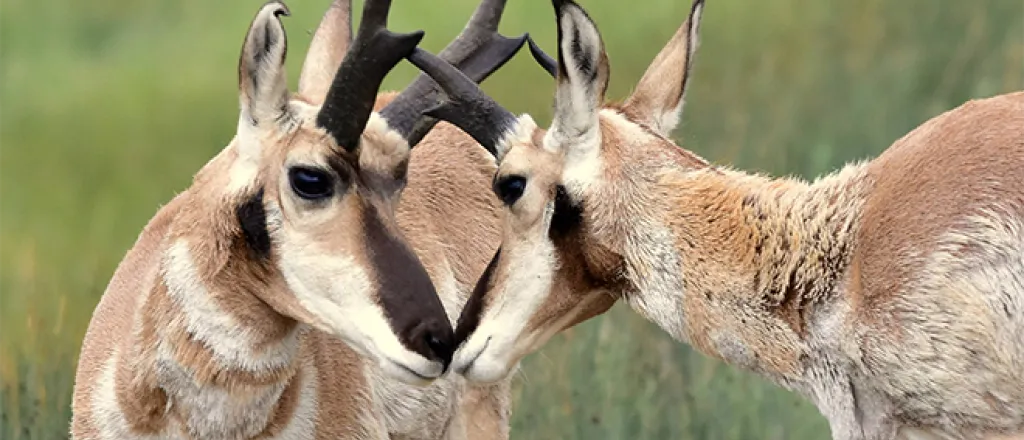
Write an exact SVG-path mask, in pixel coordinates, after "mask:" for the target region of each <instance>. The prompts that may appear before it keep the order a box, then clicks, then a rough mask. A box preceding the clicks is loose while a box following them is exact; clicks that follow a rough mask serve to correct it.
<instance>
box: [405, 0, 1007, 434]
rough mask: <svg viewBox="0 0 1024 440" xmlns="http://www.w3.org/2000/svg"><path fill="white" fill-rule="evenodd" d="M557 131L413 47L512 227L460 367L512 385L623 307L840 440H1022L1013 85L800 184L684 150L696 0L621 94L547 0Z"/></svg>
mask: <svg viewBox="0 0 1024 440" xmlns="http://www.w3.org/2000/svg"><path fill="white" fill-rule="evenodd" d="M553 3H554V6H555V12H556V16H557V23H558V35H559V37H558V38H559V41H558V59H557V62H556V61H554V60H552V59H551V58H550V57H548V56H547V55H545V54H543V52H541V51H540V50H539V49H538V48H536V47H534V46H533V45H532V43H531V50H532V51H533V52H534V55H535V57H536V58H537V59H538V61H540V62H541V63H542V64H544V65H545V66H546V67H548V69H549V71H551V72H556V71H557V85H556V93H555V106H554V109H555V112H554V113H555V114H554V120H553V122H552V124H551V127H550V128H549V129H547V130H544V129H541V128H538V127H537V125H536V124H535V123H534V121H533V120H532V119H531V118H530V117H529V116H528V115H524V116H520V117H518V118H517V117H515V116H514V115H512V114H511V113H509V112H508V111H506V110H504V109H502V108H501V107H500V106H499V105H498V104H496V103H494V102H493V101H491V100H489V99H488V98H487V97H486V96H485V95H483V93H482V92H481V91H480V90H479V89H478V88H477V87H476V86H475V85H474V84H473V83H472V82H471V81H467V80H466V78H465V77H463V76H461V75H460V74H459V73H458V72H457V71H454V69H452V68H450V67H448V66H446V65H445V64H444V63H443V62H439V61H438V60H437V59H436V58H434V57H432V56H431V55H430V54H429V53H426V52H424V51H422V50H419V49H417V50H416V51H414V52H413V54H412V55H411V57H410V60H411V61H413V62H414V63H415V64H417V66H419V67H420V68H421V69H423V70H424V71H426V72H428V73H430V74H431V76H433V77H434V79H435V80H437V81H438V82H439V83H440V84H441V86H442V87H443V88H444V89H445V91H446V93H447V94H448V96H449V99H450V101H451V102H449V103H448V104H444V105H442V106H440V107H437V108H434V109H432V110H430V111H429V112H428V114H431V115H433V116H438V117H441V118H442V119H445V120H448V121H451V122H452V123H454V124H456V125H458V126H460V127H462V128H463V129H464V130H466V131H467V132H468V133H470V134H471V135H472V136H473V137H474V138H475V139H477V140H478V141H480V142H481V143H482V144H483V145H484V146H485V147H486V148H488V150H489V151H490V152H491V153H492V154H494V155H495V157H496V158H497V159H498V161H499V171H498V172H497V174H496V176H495V178H494V191H495V193H496V194H497V195H498V197H499V198H501V200H502V201H503V202H504V204H505V212H504V215H503V218H504V220H503V239H502V244H501V248H500V250H499V251H498V252H497V253H496V254H495V256H494V258H493V260H492V261H491V263H490V264H489V265H488V267H487V270H486V271H485V273H484V275H483V276H482V277H481V279H480V280H479V282H478V284H477V286H476V290H475V291H474V293H473V296H472V297H471V298H470V300H469V303H468V304H467V306H466V308H465V309H464V310H463V312H462V315H461V316H460V318H459V322H458V327H457V329H456V337H457V338H458V339H460V340H464V343H463V345H462V346H461V347H460V348H459V351H458V352H457V353H456V356H455V361H454V364H453V365H454V369H455V370H456V371H459V372H461V373H462V374H464V375H465V376H466V377H468V378H469V379H471V380H473V381H480V382H488V381H494V380H500V379H502V378H503V377H505V376H506V375H507V374H508V372H509V370H510V369H511V368H512V366H514V365H516V364H517V363H518V361H519V360H520V359H521V358H522V357H523V356H524V355H526V354H527V353H529V352H532V351H534V350H536V349H537V348H538V347H540V346H541V345H542V344H544V343H545V341H547V340H548V339H549V338H550V337H551V336H552V335H553V334H555V333H557V332H558V331H560V330H563V329H565V328H568V327H570V326H572V325H574V324H576V323H578V322H580V321H583V320H586V319H588V318H590V317H593V316H595V315H598V314H601V313H603V312H604V311H606V310H607V309H608V308H609V307H610V306H611V305H612V304H613V303H614V302H615V301H616V300H617V299H619V298H622V299H624V300H625V301H626V302H627V303H628V304H629V305H630V306H631V307H632V308H633V309H634V310H636V311H637V312H638V313H640V314H641V315H643V316H644V317H645V318H647V319H649V320H651V321H653V322H655V323H657V324H658V325H659V326H660V327H661V328H663V329H664V330H666V331H667V332H669V333H670V334H671V335H672V336H673V337H675V338H676V339H678V340H680V341H683V342H686V343H689V344H692V345H693V346H694V347H696V348H697V349H699V350H701V351H702V352H704V353H706V354H709V355H711V356H714V357H717V358H720V359H723V360H725V361H726V362H728V363H730V364H733V365H737V366H739V367H742V368H746V369H750V370H753V371H755V372H758V373H759V374H762V375H764V376H766V377H767V378H770V379H771V380H774V381H775V382H776V383H778V384H781V385H783V386H785V387H788V388H790V389H793V390H796V391H797V392H799V393H802V394H803V395H804V396H806V397H807V398H809V399H811V400H812V401H814V402H815V403H816V405H817V406H818V408H819V409H820V410H821V412H822V413H823V414H824V415H825V416H826V417H827V419H828V420H829V422H830V425H831V429H832V435H833V437H834V438H836V439H846V440H851V439H860V440H866V439H872V440H881V439H893V438H903V439H954V438H955V439H1010V438H1014V439H1022V438H1024V92H1017V93H1012V94H1008V95H1003V96H998V97H994V98H989V99H984V100H978V101H972V102H969V103H967V104H965V105H963V106H961V107H959V108H957V109H955V110H952V111H949V112H947V113H945V114H943V115H941V116H938V117H936V118H934V119H932V120H930V121H928V122H926V123H925V124H923V125H922V126H921V127H919V128H917V129H916V130H914V131H913V132H911V133H910V134H908V135H906V136H905V137H903V138H902V139H900V140H898V141H897V142H896V143H895V144H894V145H893V146H892V147H890V148H889V149H888V150H887V151H886V152H884V153H883V154H881V155H880V156H879V157H878V158H876V159H874V160H872V161H868V162H863V163H856V164H850V165H848V166H846V167H844V168H842V169H841V170H839V171H837V172H835V173H833V174H830V175H828V176H825V177H821V178H819V179H817V180H815V181H813V182H804V181H799V180H796V179H788V178H787V179H770V178H768V177H765V176H761V175H753V174H746V173H741V172H738V171H734V170H729V169H724V168H721V167H717V166H714V165H711V164H709V163H707V162H706V161H704V160H703V159H701V158H699V157H697V156H695V155H694V154H692V153H690V152H688V151H686V150H683V149H681V148H679V147H677V146H676V145H675V144H674V143H673V142H672V141H671V140H670V138H669V134H670V132H671V131H672V129H673V128H674V127H675V125H676V124H677V122H678V120H679V115H680V110H681V108H682V103H683V96H684V92H685V90H686V85H687V82H688V79H689V72H690V68H691V66H692V63H693V56H694V52H695V49H696V45H697V35H698V29H699V21H700V16H701V11H702V9H703V2H702V0H697V1H696V2H695V3H694V5H693V9H692V11H691V14H690V17H689V18H688V20H687V21H686V22H685V23H684V24H683V25H682V27H680V28H679V30H678V32H677V33H676V34H675V36H674V37H673V38H672V39H671V41H670V42H669V43H668V44H667V45H666V47H664V48H663V49H662V50H661V52H660V53H659V54H658V55H657V57H656V58H655V60H654V62H653V63H652V64H651V65H650V67H648V69H647V72H646V73H645V74H644V76H643V78H642V79H641V80H640V82H639V84H638V85H637V87H636V89H635V91H634V92H633V94H632V95H631V96H630V97H629V98H628V99H626V100H625V101H624V102H622V103H619V104H614V105H608V104H605V103H604V91H605V87H606V85H607V82H608V75H609V65H608V60H607V57H606V55H605V51H604V49H603V43H602V40H601V37H600V34H599V33H598V30H597V27H596V25H595V24H594V23H593V22H592V21H591V20H590V18H589V17H588V16H587V14H586V12H585V11H584V10H583V9H582V8H580V7H579V6H578V5H577V4H575V3H573V2H572V1H571V0H554V2H553Z"/></svg>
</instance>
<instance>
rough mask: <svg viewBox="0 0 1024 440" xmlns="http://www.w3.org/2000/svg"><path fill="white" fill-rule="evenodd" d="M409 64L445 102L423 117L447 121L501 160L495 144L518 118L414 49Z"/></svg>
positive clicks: (441, 62)
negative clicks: (445, 97) (439, 90)
mask: <svg viewBox="0 0 1024 440" xmlns="http://www.w3.org/2000/svg"><path fill="white" fill-rule="evenodd" d="M409 62H411V63H413V64H414V65H415V66H416V67H418V68H419V69H420V70H422V71H423V72H424V73H425V74H427V75H429V76H430V77H431V78H433V80H434V81H436V82H437V84H438V85H440V87H441V88H442V89H443V90H444V92H445V94H446V95H448V100H447V101H445V102H442V103H440V104H438V105H435V106H433V107H431V108H429V109H426V110H425V111H424V113H425V114H426V115H427V116H430V117H433V118H437V119H442V120H445V121H448V122H450V123H452V124H454V125H455V126H457V127H459V128H460V129H462V131H464V132H466V134H468V135H470V136H471V137H473V139H475V140H476V141H477V142H478V143H480V145H482V146H483V147H484V148H486V149H487V151H489V152H491V154H493V155H494V156H495V157H496V158H497V159H499V160H500V159H501V157H500V156H501V155H500V154H499V153H498V151H499V143H500V142H501V141H502V140H503V139H504V137H505V134H506V133H508V132H509V131H511V130H512V129H514V128H515V126H516V123H517V121H518V118H516V117H515V115H513V114H512V113H511V112H509V111H508V110H506V109H505V108H504V107H502V106H501V105H499V104H498V103H497V102H495V101H494V100H493V99H491V97H489V96H487V94H485V93H484V92H483V90H481V89H480V87H479V86H478V85H477V84H476V82H474V81H473V80H472V79H470V78H469V77H467V76H466V75H465V74H464V73H463V72H461V71H459V69H456V68H455V66H452V65H451V64H449V63H448V62H446V61H444V60H442V59H441V58H440V57H438V56H436V55H434V54H432V53H430V52H427V51H425V50H423V49H419V48H416V49H415V50H413V52H412V54H411V55H409Z"/></svg>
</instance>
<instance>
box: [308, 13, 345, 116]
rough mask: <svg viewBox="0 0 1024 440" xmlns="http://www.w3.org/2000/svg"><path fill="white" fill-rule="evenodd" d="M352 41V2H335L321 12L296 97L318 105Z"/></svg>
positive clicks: (322, 99)
mask: <svg viewBox="0 0 1024 440" xmlns="http://www.w3.org/2000/svg"><path fill="white" fill-rule="evenodd" d="M351 41H352V0H334V1H332V2H331V6H329V7H328V8H327V12H325V13H324V18H323V19H321V20H320V25H319V26H317V28H316V33H314V34H313V40H312V41H311V42H310V43H309V51H308V52H306V60H305V61H304V62H303V63H302V72H301V73H299V94H300V95H302V96H305V97H306V98H308V99H309V100H311V101H312V102H314V103H317V104H320V103H322V102H323V101H324V96H326V95H327V90H328V88H329V87H330V86H331V80H333V79H334V74H335V73H337V72H338V66H339V65H341V59H342V58H344V57H345V52H347V51H348V46H349V43H350V42H351Z"/></svg>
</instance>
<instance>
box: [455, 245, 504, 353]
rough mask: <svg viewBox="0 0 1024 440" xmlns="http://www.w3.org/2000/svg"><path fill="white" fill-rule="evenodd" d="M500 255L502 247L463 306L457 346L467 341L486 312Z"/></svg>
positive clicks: (457, 328) (456, 330) (457, 332)
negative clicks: (485, 307) (487, 296)
mask: <svg viewBox="0 0 1024 440" xmlns="http://www.w3.org/2000/svg"><path fill="white" fill-rule="evenodd" d="M500 257H501V248H498V251H497V252H495V253H494V258H491V262H490V263H488V264H487V269H484V273H483V275H481V276H480V279H479V280H477V282H476V286H475V287H474V288H473V293H472V294H471V295H470V296H469V301H466V305H465V306H464V307H463V308H462V313H460V314H459V323H458V326H457V327H456V328H455V343H456V346H458V345H461V344H462V343H463V342H465V341H466V339H468V338H469V336H470V335H472V334H473V332H474V331H476V328H477V326H479V325H480V315H482V314H483V312H484V300H485V299H486V298H485V297H486V295H487V291H488V290H490V288H491V284H492V280H493V278H494V271H495V270H496V269H497V267H498V259H499V258H500Z"/></svg>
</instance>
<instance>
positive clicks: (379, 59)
mask: <svg viewBox="0 0 1024 440" xmlns="http://www.w3.org/2000/svg"><path fill="white" fill-rule="evenodd" d="M390 9H391V0H366V3H365V4H364V5H363V17H362V21H361V22H360V24H359V32H358V33H356V37H355V40H353V41H352V44H351V46H350V48H349V51H348V53H347V54H345V59H344V60H342V62H341V66H340V67H339V68H338V73H337V74H336V75H335V76H334V81H333V82H332V83H331V88H330V90H328V92H327V97H326V98H325V99H324V103H323V106H322V107H321V108H320V113H319V114H318V115H317V125H319V126H320V127H323V128H324V129H325V130H327V132H328V133H330V134H331V135H332V136H333V137H334V139H335V140H336V141H337V142H338V145H340V146H341V147H342V148H345V149H347V150H349V151H352V150H355V148H356V147H357V146H358V143H359V137H360V136H361V135H362V132H363V129H364V128H365V127H366V121H368V120H369V119H370V112H371V111H373V103H374V101H375V100H376V97H377V90H378V89H379V88H380V85H381V82H383V81H384V77H385V76H387V74H388V72H390V71H391V69H393V68H394V67H395V65H396V64H398V62H399V61H401V60H402V58H404V57H407V56H408V55H409V53H410V52H411V51H412V50H413V49H415V48H416V45H417V44H419V42H420V40H421V39H423V31H416V32H411V33H407V34H399V33H394V32H391V31H389V30H388V29H387V21H388V11H389V10H390Z"/></svg>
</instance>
